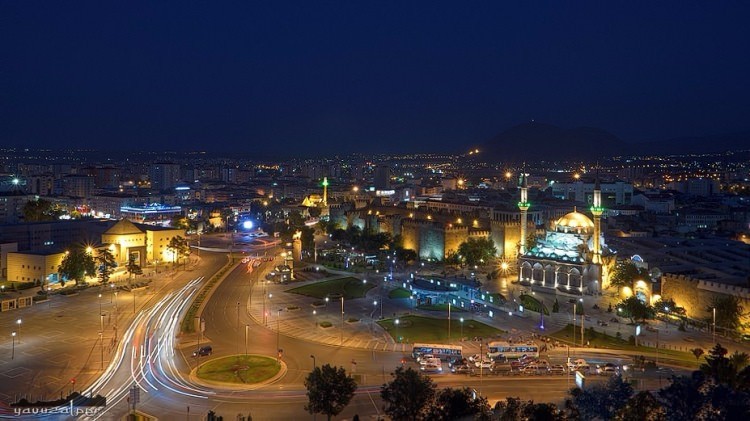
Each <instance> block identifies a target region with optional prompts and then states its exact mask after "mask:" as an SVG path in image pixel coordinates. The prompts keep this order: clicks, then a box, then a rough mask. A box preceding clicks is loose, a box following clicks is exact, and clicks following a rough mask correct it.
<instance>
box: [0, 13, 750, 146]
mask: <svg viewBox="0 0 750 421" xmlns="http://www.w3.org/2000/svg"><path fill="white" fill-rule="evenodd" d="M156 3H159V4H156ZM164 3H169V4H164ZM405 3H406V4H405ZM498 3H501V2H486V3H485V2H454V4H452V5H451V4H445V3H442V2H423V3H410V2H403V1H396V2H381V1H379V2H368V3H365V2H357V1H341V2H322V1H300V2H281V1H265V2H251V1H238V2H232V3H230V2H208V1H207V2H200V3H193V2H189V4H188V2H183V1H179V2H178V1H174V2H135V1H105V2H102V1H94V2H83V1H47V2H37V1H5V2H2V3H0V43H1V44H0V45H2V51H1V55H0V57H1V58H0V61H2V65H0V90H1V92H2V94H1V98H0V146H25V147H62V146H71V147H94V148H101V149H126V148H143V149H186V150H196V149H200V150H216V151H223V150H234V149H242V150H246V151H248V150H249V151H253V150H255V151H258V152H260V153H271V154H277V153H284V154H289V153H293V154H297V153H299V154H300V155H301V154H306V153H309V152H311V151H317V152H323V153H331V152H351V151H356V150H364V151H368V152H372V151H383V152H411V151H445V150H463V149H464V147H465V146H467V145H474V144H477V143H480V142H482V141H484V140H486V139H487V138H489V137H492V136H493V135H495V134H497V133H498V132H500V131H502V130H504V129H506V128H508V127H510V126H512V125H515V124H519V123H522V122H526V121H528V120H531V119H535V120H537V121H540V122H547V123H552V124H558V125H561V126H564V127H574V126H581V125H585V126H596V127H601V128H604V129H606V130H609V131H611V132H613V133H614V134H616V135H618V136H620V137H621V138H623V139H625V140H629V141H640V140H650V139H662V138H669V137H675V136H683V135H701V134H710V133H724V132H733V131H740V130H746V129H748V128H750V122H749V121H748V116H750V83H748V75H750V53H749V51H750V50H749V49H748V48H749V47H748V45H749V44H748V41H750V24H748V22H749V21H750V19H749V18H750V3H747V2H742V3H740V2H737V3H736V4H735V3H734V2H706V1H689V0H683V1H677V2H631V1H627V2H626V1H623V2H614V1H600V0H599V1H592V2H560V1H551V2H549V3H547V2H509V3H510V4H506V5H498Z"/></svg>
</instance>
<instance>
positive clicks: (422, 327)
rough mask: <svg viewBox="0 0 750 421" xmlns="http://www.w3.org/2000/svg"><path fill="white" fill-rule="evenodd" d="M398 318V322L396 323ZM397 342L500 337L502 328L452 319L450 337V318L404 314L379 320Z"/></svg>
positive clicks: (474, 321) (451, 340)
mask: <svg viewBox="0 0 750 421" xmlns="http://www.w3.org/2000/svg"><path fill="white" fill-rule="evenodd" d="M396 320H398V324H396ZM377 323H378V324H379V325H380V327H382V328H383V329H384V330H385V331H386V332H388V334H389V335H391V337H392V338H393V339H394V340H395V341H396V342H409V343H415V342H428V343H429V342H437V343H447V342H449V341H450V342H453V341H457V340H459V339H460V338H461V336H463V337H472V338H473V337H475V336H476V337H482V338H490V337H498V336H500V335H501V334H502V333H504V332H503V331H502V330H500V329H497V328H494V327H492V326H489V325H486V324H484V323H482V322H478V321H476V320H464V322H463V323H461V322H460V320H459V319H452V320H451V331H450V338H448V319H445V318H440V319H436V318H432V317H422V316H404V317H398V318H395V319H385V320H380V321H378V322H377Z"/></svg>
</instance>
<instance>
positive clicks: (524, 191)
mask: <svg viewBox="0 0 750 421" xmlns="http://www.w3.org/2000/svg"><path fill="white" fill-rule="evenodd" d="M530 207H531V204H530V203H529V188H528V183H527V182H526V173H525V171H524V172H522V173H521V201H520V202H518V209H520V210H521V247H520V250H519V254H521V255H523V254H526V237H527V234H526V223H527V222H526V221H527V219H528V210H529V208H530Z"/></svg>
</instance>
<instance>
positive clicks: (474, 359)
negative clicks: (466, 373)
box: [469, 354, 482, 363]
mask: <svg viewBox="0 0 750 421" xmlns="http://www.w3.org/2000/svg"><path fill="white" fill-rule="evenodd" d="M481 357H482V356H481V355H479V354H474V355H472V356H470V357H469V361H470V362H472V363H473V362H474V361H477V360H478V359H480V358H481Z"/></svg>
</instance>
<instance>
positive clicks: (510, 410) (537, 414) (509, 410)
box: [494, 397, 565, 421]
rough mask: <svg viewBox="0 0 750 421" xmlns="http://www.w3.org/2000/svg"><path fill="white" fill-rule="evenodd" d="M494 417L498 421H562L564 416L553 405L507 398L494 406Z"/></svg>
mask: <svg viewBox="0 0 750 421" xmlns="http://www.w3.org/2000/svg"><path fill="white" fill-rule="evenodd" d="M494 412H495V416H496V417H498V418H497V419H498V420H500V421H516V420H552V421H556V420H564V419H565V415H564V414H563V413H562V412H561V411H560V409H559V408H558V407H557V405H555V404H553V403H537V404H535V403H534V401H524V400H522V399H520V398H511V397H508V398H506V399H505V401H498V402H497V404H495V411H494Z"/></svg>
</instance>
